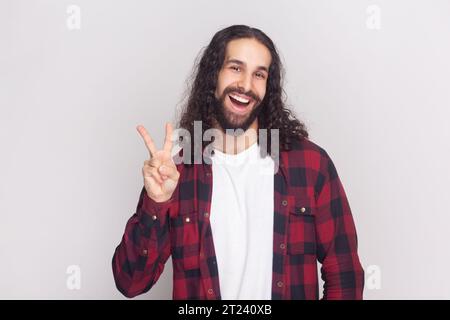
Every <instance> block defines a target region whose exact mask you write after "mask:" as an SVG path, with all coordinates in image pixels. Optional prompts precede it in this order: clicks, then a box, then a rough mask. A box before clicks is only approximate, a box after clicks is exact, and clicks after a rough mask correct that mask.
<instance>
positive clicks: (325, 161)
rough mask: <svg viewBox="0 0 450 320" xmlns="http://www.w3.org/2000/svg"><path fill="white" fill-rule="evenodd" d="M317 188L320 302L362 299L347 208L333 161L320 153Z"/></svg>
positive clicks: (354, 238)
mask: <svg viewBox="0 0 450 320" xmlns="http://www.w3.org/2000/svg"><path fill="white" fill-rule="evenodd" d="M321 162H322V163H321V170H320V171H321V174H320V175H319V179H318V183H317V185H316V187H317V189H318V190H319V191H318V192H317V193H316V203H317V215H316V230H317V238H318V239H317V241H318V260H319V262H320V263H321V264H322V268H321V273H322V279H323V281H324V292H323V299H325V300H326V299H330V300H331V299H346V300H349V299H362V297H363V287H364V270H363V268H362V266H361V263H360V261H359V257H358V253H357V243H358V240H357V235H356V228H355V224H354V221H353V217H352V213H351V209H350V205H349V203H348V200H347V197H346V194H345V191H344V187H343V185H342V183H341V181H340V179H339V176H338V173H337V171H336V168H335V166H334V164H333V161H332V160H331V158H330V157H329V156H328V154H327V153H326V152H325V151H323V158H322V161H321Z"/></svg>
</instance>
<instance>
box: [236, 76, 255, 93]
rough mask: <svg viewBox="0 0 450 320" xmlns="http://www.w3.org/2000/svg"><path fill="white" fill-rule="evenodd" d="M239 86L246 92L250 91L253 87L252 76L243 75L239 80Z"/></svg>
mask: <svg viewBox="0 0 450 320" xmlns="http://www.w3.org/2000/svg"><path fill="white" fill-rule="evenodd" d="M237 86H238V88H240V89H241V90H243V91H244V92H248V91H250V89H251V87H252V81H251V76H250V75H247V74H242V75H241V77H240V78H239V80H238V83H237Z"/></svg>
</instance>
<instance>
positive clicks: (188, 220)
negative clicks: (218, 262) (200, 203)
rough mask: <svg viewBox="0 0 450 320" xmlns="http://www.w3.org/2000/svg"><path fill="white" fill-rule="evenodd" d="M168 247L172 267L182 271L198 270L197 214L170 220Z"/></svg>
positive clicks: (184, 215) (198, 234)
mask: <svg viewBox="0 0 450 320" xmlns="http://www.w3.org/2000/svg"><path fill="white" fill-rule="evenodd" d="M170 228H171V230H170V246H171V250H172V260H173V263H174V265H176V266H178V267H179V268H181V269H184V270H190V269H197V268H199V262H200V233H199V218H198V212H197V211H194V212H190V213H185V214H181V213H180V214H179V215H178V216H175V217H171V218H170Z"/></svg>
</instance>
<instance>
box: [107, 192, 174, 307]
mask: <svg viewBox="0 0 450 320" xmlns="http://www.w3.org/2000/svg"><path fill="white" fill-rule="evenodd" d="M173 202H174V200H173V198H172V199H170V200H168V201H166V202H163V203H158V202H155V201H153V200H152V199H151V198H149V197H148V195H147V193H146V190H145V188H142V191H141V194H140V197H139V202H138V205H137V208H136V213H135V214H134V215H133V216H132V217H131V218H130V219H129V220H128V222H127V224H126V227H125V232H124V235H123V237H122V241H121V242H120V244H119V245H118V246H117V248H116V250H115V252H114V256H113V259H112V270H113V275H114V280H115V283H116V287H117V289H118V290H119V291H120V292H121V293H122V294H123V295H124V296H126V297H128V298H132V297H135V296H137V295H139V294H142V293H145V292H147V291H148V290H150V289H151V287H152V286H153V285H154V284H155V283H156V281H157V280H158V279H159V277H160V275H161V274H162V272H163V270H164V265H165V263H166V261H167V259H168V258H169V256H170V233H169V216H170V213H169V211H170V209H171V206H172V204H173Z"/></svg>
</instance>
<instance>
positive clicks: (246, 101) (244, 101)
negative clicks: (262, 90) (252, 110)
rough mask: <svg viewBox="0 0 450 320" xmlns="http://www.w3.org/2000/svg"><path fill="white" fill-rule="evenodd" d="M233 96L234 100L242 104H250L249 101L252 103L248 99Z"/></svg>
mask: <svg viewBox="0 0 450 320" xmlns="http://www.w3.org/2000/svg"><path fill="white" fill-rule="evenodd" d="M231 96H232V97H233V99H236V100H237V101H239V102H242V103H249V101H250V100H248V99H244V98H241V97H239V96H235V95H234V94H231Z"/></svg>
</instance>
